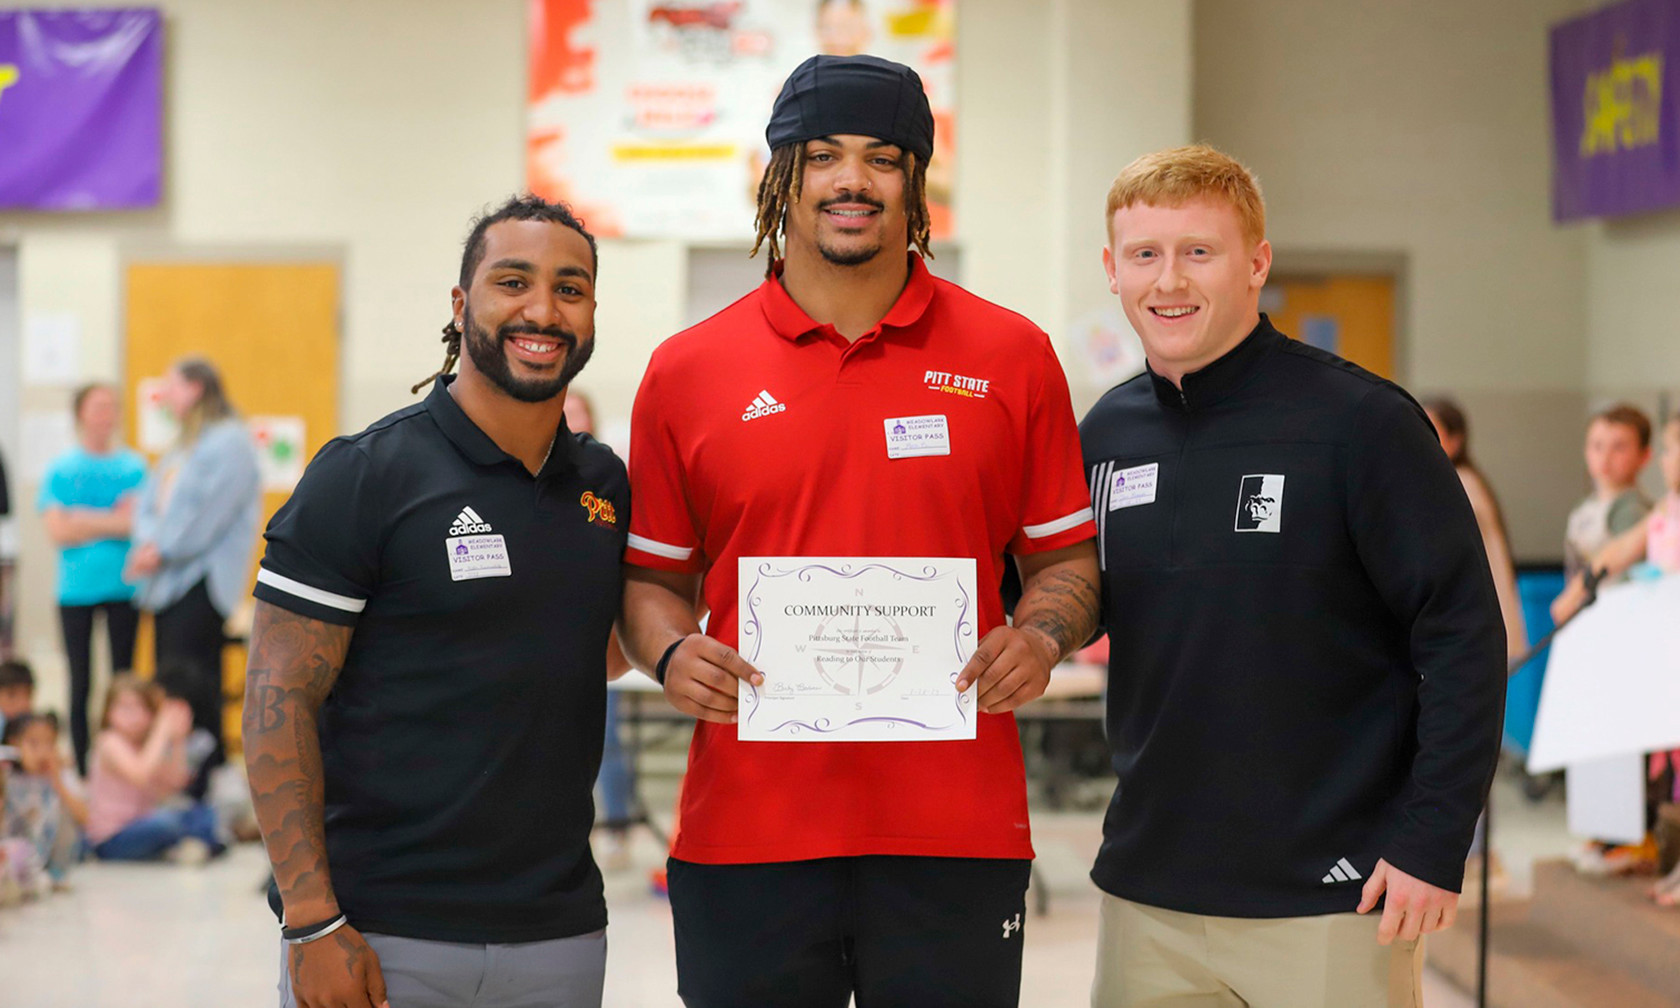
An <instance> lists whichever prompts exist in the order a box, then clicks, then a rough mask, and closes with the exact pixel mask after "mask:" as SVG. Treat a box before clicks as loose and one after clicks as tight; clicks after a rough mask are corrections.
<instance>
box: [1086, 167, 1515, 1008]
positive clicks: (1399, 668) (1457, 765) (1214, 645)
mask: <svg viewBox="0 0 1680 1008" xmlns="http://www.w3.org/2000/svg"><path fill="white" fill-rule="evenodd" d="M1264 213H1265V211H1264V207H1263V204H1262V203H1261V199H1260V192H1259V186H1258V184H1257V183H1256V182H1255V181H1254V178H1253V176H1252V175H1251V174H1250V173H1249V172H1248V170H1247V169H1245V168H1244V167H1243V166H1242V165H1240V164H1238V163H1237V162H1235V161H1233V160H1232V159H1230V158H1229V157H1226V156H1225V155H1223V154H1221V153H1219V152H1218V151H1215V150H1213V149H1211V148H1208V147H1200V146H1198V147H1184V148H1178V149H1175V150H1169V151H1163V152H1159V153H1156V154H1151V155H1147V156H1145V157H1143V158H1140V159H1138V160H1137V161H1135V162H1133V163H1132V164H1131V165H1129V166H1128V167H1127V168H1126V169H1125V170H1124V171H1122V172H1121V173H1120V176H1119V177H1118V178H1117V179H1116V181H1115V183H1114V187H1113V189H1112V190H1111V191H1110V193H1109V197H1108V227H1109V245H1108V247H1107V248H1105V249H1104V250H1103V263H1104V266H1105V268H1106V269H1107V272H1108V277H1109V286H1110V289H1111V290H1113V291H1114V292H1115V293H1116V294H1118V295H1120V298H1121V301H1122V303H1123V306H1124V308H1125V311H1126V315H1127V317H1128V319H1130V321H1131V324H1132V327H1133V328H1134V329H1135V330H1136V331H1137V333H1138V335H1139V337H1140V338H1141V340H1142V342H1143V346H1144V351H1145V355H1146V357H1147V359H1148V362H1149V368H1148V370H1147V372H1146V373H1144V374H1142V375H1139V376H1138V377H1137V378H1134V379H1132V380H1131V381H1129V382H1126V383H1125V384H1123V385H1120V386H1118V387H1117V388H1115V389H1113V390H1111V391H1110V392H1109V393H1108V394H1107V395H1105V396H1104V397H1103V399H1102V400H1101V401H1100V402H1098V403H1097V405H1096V406H1095V407H1094V408H1093V409H1092V410H1091V412H1090V414H1089V415H1088V416H1087V417H1086V418H1085V421H1084V423H1083V424H1082V425H1081V428H1080V433H1081V439H1082V441H1083V444H1084V453H1085V465H1086V471H1087V473H1088V475H1089V476H1090V480H1091V496H1092V502H1093V505H1094V507H1095V511H1096V514H1097V521H1098V528H1099V532H1100V536H1099V550H1100V553H1101V558H1102V565H1103V596H1104V599H1103V607H1104V615H1105V621H1106V624H1107V627H1108V632H1109V635H1110V639H1111V642H1112V643H1111V648H1110V653H1111V656H1112V657H1111V658H1110V664H1109V687H1108V736H1109V741H1110V744H1111V745H1112V746H1113V750H1114V768H1115V770H1116V772H1117V773H1118V774H1119V786H1118V788H1117V789H1116V790H1115V794H1114V799H1113V802H1112V803H1111V804H1110V806H1109V811H1108V815H1107V818H1106V820H1105V822H1104V824H1103V845H1102V850H1101V852H1100V853H1099V854H1098V856H1097V862H1096V867H1095V868H1094V869H1093V871H1092V873H1091V875H1092V878H1093V879H1094V880H1095V881H1096V883H1097V885H1098V886H1099V887H1100V888H1101V889H1102V890H1103V891H1104V893H1105V896H1104V898H1103V910H1102V934H1101V939H1100V941H1099V946H1098V957H1099V962H1098V970H1097V979H1096V984H1095V987H1094V989H1093V995H1092V996H1093V1003H1094V1004H1095V1005H1098V1006H1101V1008H1116V1006H1124V1008H1139V1006H1149V1005H1157V1004H1169V1003H1170V1004H1172V1005H1174V1006H1185V1005H1208V1006H1215V1005H1221V1006H1223V1005H1239V1004H1240V1005H1248V1006H1251V1008H1285V1006H1287V1008H1313V1006H1319V1008H1344V1006H1347V1005H1354V1004H1358V1005H1367V1004H1385V1003H1386V1004H1389V1005H1408V1006H1409V1005H1413V1004H1415V1003H1416V999H1417V997H1418V993H1417V984H1418V972H1419V970H1420V969H1421V967H1422V961H1423V956H1422V950H1421V947H1420V941H1421V938H1420V936H1421V935H1423V934H1426V933H1428V932H1430V931H1434V930H1438V929H1440V928H1444V927H1447V926H1449V925H1450V924H1451V923H1452V920H1453V916H1454V914H1455V912H1456V907H1457V902H1458V890H1459V888H1460V886H1461V885H1462V883H1463V872H1464V858H1465V854H1466V852H1467V850H1468V849H1469V845H1470V838H1471V833H1472V832H1473V830H1474V826H1475V822H1476V816H1477V813H1478V812H1479V810H1480V809H1481V805H1482V802H1483V800H1484V798H1485V796H1486V792H1487V787H1488V783H1489V781H1490V779H1491V776H1492V772H1493V767H1494V761H1495V759H1496V757H1497V754H1498V743H1499V725H1500V718H1501V712H1502V707H1503V696H1504V679H1505V676H1504V659H1505V650H1504V649H1505V637H1504V632H1503V629H1502V624H1501V619H1500V614H1499V602H1498V599H1497V597H1496V596H1495V594H1494V587H1493V583H1492V579H1491V577H1490V575H1489V573H1488V564H1487V559H1486V557H1485V556H1484V554H1483V551H1482V545H1481V539H1480V536H1479V535H1478V533H1477V530H1476V522H1475V518H1474V516H1473V515H1472V513H1471V510H1470V505H1469V503H1468V501H1467V500H1466V499H1465V497H1464V492H1463V490H1462V488H1461V485H1460V483H1459V481H1458V478H1457V477H1456V476H1455V475H1454V474H1453V469H1452V466H1451V465H1450V464H1449V463H1448V462H1447V459H1446V456H1445V453H1443V452H1442V451H1441V450H1440V447H1439V445H1438V444H1437V442H1436V439H1435V434H1434V432H1433V429H1432V428H1431V426H1430V424H1429V420H1428V419H1427V418H1426V417H1425V415H1424V412H1423V410H1422V409H1421V408H1420V407H1419V406H1418V405H1417V403H1416V402H1414V401H1413V400H1412V398H1411V397H1410V396H1409V395H1407V394H1406V393H1405V391H1404V390H1402V389H1400V388H1399V387H1398V386H1396V385H1394V384H1393V383H1391V382H1388V381H1385V380H1383V379H1381V378H1378V377H1377V376H1375V375H1372V374H1370V373H1369V372H1366V371H1364V370H1362V369H1360V368H1358V367H1356V366H1355V365H1353V364H1350V363H1348V362H1347V361H1344V360H1342V359H1340V358H1338V357H1336V356H1335V355H1334V354H1330V353H1327V352H1324V351H1322V350H1318V349H1315V348H1313V347H1309V346H1305V345H1303V344H1301V343H1298V342H1295V341H1293V340H1290V339H1288V338H1286V337H1285V336H1283V335H1282V334H1281V333H1279V332H1278V331H1277V330H1276V329H1273V328H1272V326H1271V323H1270V322H1269V321H1268V320H1267V319H1266V317H1265V316H1264V315H1261V314H1260V313H1259V308H1258V305H1259V294H1260V289H1261V287H1262V286H1263V285H1264V284H1265V282H1266V275H1267V272H1268V271H1269V269H1270V267H1271V248H1270V246H1269V245H1268V244H1267V242H1266V241H1265V219H1264ZM1379 903H1380V904H1381V905H1382V910H1381V915H1380V918H1379V917H1378V915H1377V914H1375V913H1370V911H1372V910H1373V909H1375V908H1377V907H1378V906H1379ZM1360 915H1364V916H1360Z"/></svg>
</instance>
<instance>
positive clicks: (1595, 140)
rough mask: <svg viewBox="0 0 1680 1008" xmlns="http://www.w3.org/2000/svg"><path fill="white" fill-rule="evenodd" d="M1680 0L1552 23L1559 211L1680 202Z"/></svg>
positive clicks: (1619, 210)
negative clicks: (1679, 70) (1679, 112)
mask: <svg viewBox="0 0 1680 1008" xmlns="http://www.w3.org/2000/svg"><path fill="white" fill-rule="evenodd" d="M1677 65H1680V0H1627V2H1625V3H1619V4H1616V5H1614V6H1611V7H1606V8H1604V9H1602V10H1598V11H1595V12H1593V13H1591V14H1587V15H1584V16H1582V17H1578V18H1573V19H1571V20H1568V21H1564V22H1562V23H1560V24H1558V25H1556V26H1554V27H1553V28H1552V37H1551V76H1552V219H1553V220H1556V221H1559V222H1562V221H1568V220H1576V219H1579V218H1582V217H1600V216H1612V215H1617V214H1629V213H1637V212H1640V211H1645V210H1657V209H1661V208H1663V207H1671V206H1676V205H1680V118H1677V117H1676V109H1677V106H1676V94H1675V88H1676V86H1677V85H1680V81H1677V80H1676V78H1675V73H1676V67H1677Z"/></svg>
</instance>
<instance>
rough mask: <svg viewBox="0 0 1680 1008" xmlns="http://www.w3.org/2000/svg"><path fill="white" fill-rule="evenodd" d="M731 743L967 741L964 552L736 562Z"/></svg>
mask: <svg viewBox="0 0 1680 1008" xmlns="http://www.w3.org/2000/svg"><path fill="white" fill-rule="evenodd" d="M739 564H740V567H739V574H740V593H741V594H740V626H741V634H740V638H741V639H740V652H741V657H742V658H744V659H745V660H746V661H748V662H750V663H751V664H752V665H753V666H754V667H755V668H757V669H758V670H759V671H760V672H761V673H763V678H764V682H763V683H762V684H761V685H754V684H752V683H751V682H747V681H743V682H741V684H740V721H739V737H740V738H741V739H742V740H743V741H769V740H775V741H788V742H822V741H845V742H886V741H918V740H938V739H972V738H974V737H975V717H976V705H975V696H974V694H975V689H974V687H973V686H969V687H968V688H967V689H966V690H962V691H959V690H958V689H957V686H956V683H957V680H958V676H959V675H960V673H961V672H962V671H963V668H964V666H965V665H966V664H967V662H968V660H969V658H970V656H972V655H973V653H974V648H975V645H976V642H977V633H978V631H977V620H978V613H977V612H976V600H977V595H976V590H975V586H976V576H975V563H974V560H973V559H972V558H968V557H958V558H953V557H742V558H741V559H740V561H739Z"/></svg>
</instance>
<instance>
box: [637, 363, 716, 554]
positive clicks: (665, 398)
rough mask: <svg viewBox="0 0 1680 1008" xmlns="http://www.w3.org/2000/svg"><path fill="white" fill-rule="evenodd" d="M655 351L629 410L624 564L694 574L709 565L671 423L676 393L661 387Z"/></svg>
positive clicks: (680, 453)
mask: <svg viewBox="0 0 1680 1008" xmlns="http://www.w3.org/2000/svg"><path fill="white" fill-rule="evenodd" d="M660 358H661V354H659V353H658V352H657V351H656V352H655V353H654V356H653V360H652V361H651V362H649V364H648V369H647V372H646V373H645V374H644V375H643V376H642V385H641V388H639V389H637V391H636V404H635V406H634V407H633V409H632V410H631V414H630V467H629V468H630V502H631V507H630V542H629V545H628V546H627V547H626V549H625V551H624V562H625V563H629V564H634V565H636V566H637V567H647V568H651V569H653V570H662V571H677V572H682V573H688V574H695V573H699V572H700V571H703V570H704V569H705V566H706V564H705V557H704V556H703V555H702V553H701V551H700V537H699V536H698V535H697V534H696V533H695V529H694V519H693V512H692V510H691V509H690V507H689V499H688V487H687V480H686V479H685V478H684V475H683V473H684V468H683V458H682V452H681V450H680V449H679V447H678V445H677V441H676V438H675V436H674V435H673V434H672V432H671V427H670V424H669V423H668V411H669V407H670V406H671V405H672V404H673V397H672V394H671V392H670V390H669V389H664V390H662V389H661V388H660V385H661V380H660V374H661V371H662V368H661V367H660V363H661V362H660Z"/></svg>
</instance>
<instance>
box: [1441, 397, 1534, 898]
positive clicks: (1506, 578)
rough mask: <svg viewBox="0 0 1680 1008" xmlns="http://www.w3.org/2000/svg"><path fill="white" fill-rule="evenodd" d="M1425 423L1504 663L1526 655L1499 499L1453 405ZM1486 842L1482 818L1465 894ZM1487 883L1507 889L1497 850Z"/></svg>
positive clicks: (1473, 885)
mask: <svg viewBox="0 0 1680 1008" xmlns="http://www.w3.org/2000/svg"><path fill="white" fill-rule="evenodd" d="M1423 410H1424V412H1425V413H1427V414H1429V422H1430V423H1432V424H1434V425H1435V435H1436V436H1437V437H1438V438H1440V440H1441V449H1442V450H1443V451H1445V452H1446V453H1447V458H1448V459H1450V460H1452V464H1453V469H1455V470H1456V471H1457V472H1458V479H1459V481H1460V482H1461V483H1463V484H1464V495H1465V496H1466V497H1468V498H1470V509H1471V510H1472V511H1474V512H1475V513H1476V526H1477V527H1478V528H1480V529H1481V532H1482V548H1483V549H1484V550H1486V551H1487V558H1488V566H1489V567H1490V568H1492V570H1493V587H1494V590H1495V591H1497V592H1498V593H1499V614H1500V616H1501V617H1503V618H1504V620H1505V660H1506V661H1507V662H1511V661H1515V660H1516V659H1517V658H1518V657H1520V656H1521V655H1522V654H1523V652H1524V651H1526V650H1528V629H1527V625H1526V624H1525V622H1524V620H1523V613H1522V597H1521V596H1520V595H1519V594H1518V593H1517V571H1516V566H1515V564H1513V563H1512V561H1511V541H1510V539H1509V537H1508V536H1507V535H1506V533H1505V516H1504V513H1503V512H1502V511H1501V510H1500V507H1499V499H1498V498H1497V497H1495V496H1494V493H1493V487H1492V486H1491V485H1489V483H1488V481H1487V477H1485V476H1483V475H1482V471H1481V470H1480V469H1478V468H1476V463H1474V462H1472V461H1471V460H1470V425H1469V421H1467V420H1466V419H1465V417H1464V410H1463V409H1462V408H1460V407H1459V405H1458V403H1457V402H1455V401H1454V400H1452V399H1449V398H1447V397H1445V396H1440V397H1437V398H1435V399H1430V400H1428V401H1426V402H1425V403H1424V404H1423ZM1486 841H1487V824H1486V817H1485V815H1484V817H1483V818H1482V819H1479V820H1477V822H1476V839H1475V841H1474V842H1473V843H1472V844H1471V846H1470V860H1469V862H1468V863H1467V864H1466V865H1465V891H1466V892H1469V891H1478V892H1479V891H1480V890H1479V883H1478V882H1477V878H1473V877H1472V876H1477V873H1479V872H1480V871H1481V865H1482V862H1481V858H1480V856H1479V855H1480V854H1481V851H1482V844H1483V843H1485V842H1486ZM1488 855H1489V863H1490V864H1491V865H1492V869H1491V870H1490V871H1489V872H1488V878H1489V883H1490V885H1492V886H1493V887H1494V888H1495V889H1497V890H1503V888H1504V886H1505V884H1506V876H1505V869H1504V866H1503V864H1502V863H1501V861H1500V858H1499V852H1498V851H1489V852H1488Z"/></svg>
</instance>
